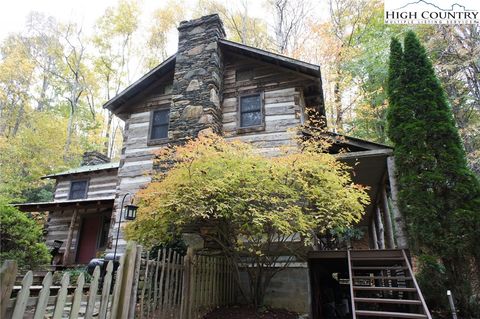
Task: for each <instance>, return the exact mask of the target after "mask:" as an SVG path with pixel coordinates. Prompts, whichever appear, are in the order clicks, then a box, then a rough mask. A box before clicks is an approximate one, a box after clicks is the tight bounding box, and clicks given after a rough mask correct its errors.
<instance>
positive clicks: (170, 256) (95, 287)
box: [0, 243, 237, 319]
mask: <svg viewBox="0 0 480 319" xmlns="http://www.w3.org/2000/svg"><path fill="white" fill-rule="evenodd" d="M142 251H143V250H142V247H141V246H138V245H135V244H134V243H129V245H127V249H126V252H125V254H124V255H123V256H122V258H121V259H120V265H119V268H118V270H117V271H116V272H114V271H113V263H112V262H109V263H108V266H107V269H106V273H105V275H104V277H103V282H101V273H100V272H101V270H100V268H99V267H98V266H97V267H96V268H95V270H94V273H93V276H92V279H91V281H90V283H89V285H87V284H86V283H85V277H84V275H83V274H80V275H79V277H78V279H77V280H76V283H75V285H71V284H70V276H69V274H68V273H65V274H64V275H63V277H62V279H61V285H60V287H58V286H52V277H53V276H52V273H51V272H49V273H47V274H46V275H45V277H44V278H43V281H42V284H41V285H40V287H39V286H33V285H32V283H33V272H32V271H29V272H27V273H26V275H25V276H24V277H23V280H22V283H21V288H20V290H18V291H16V292H13V287H14V283H15V278H16V273H17V269H16V264H15V262H13V261H6V262H5V263H4V265H3V266H2V268H1V272H0V282H1V295H0V318H13V319H20V318H33V319H43V318H53V319H60V318H70V319H77V318H85V319H90V318H98V319H117V318H118V319H134V318H139V319H150V318H158V319H167V318H169V319H173V318H180V319H197V318H202V317H203V316H204V315H205V314H206V313H208V312H209V311H211V310H212V309H214V308H215V307H218V306H224V305H230V304H232V303H234V301H235V292H236V289H237V286H236V282H235V280H234V272H233V271H232V270H233V269H232V267H231V266H230V265H229V264H228V263H227V260H226V259H225V258H223V257H220V256H202V255H194V254H193V251H191V250H188V251H187V254H186V256H181V255H180V254H178V253H177V252H175V251H173V250H170V249H162V250H160V251H159V253H158V256H157V258H155V259H150V258H149V253H146V254H145V256H143V257H142ZM112 285H113V289H112ZM39 289H40V290H39ZM38 290H39V291H38ZM12 292H13V295H12Z"/></svg>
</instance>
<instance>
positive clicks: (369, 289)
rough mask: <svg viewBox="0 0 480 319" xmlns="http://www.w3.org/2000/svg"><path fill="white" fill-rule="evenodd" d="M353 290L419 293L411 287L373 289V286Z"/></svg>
mask: <svg viewBox="0 0 480 319" xmlns="http://www.w3.org/2000/svg"><path fill="white" fill-rule="evenodd" d="M353 290H368V291H378V290H391V291H413V292H415V291H417V289H415V288H409V287H372V286H353Z"/></svg>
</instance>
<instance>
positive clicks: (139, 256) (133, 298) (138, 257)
mask: <svg viewBox="0 0 480 319" xmlns="http://www.w3.org/2000/svg"><path fill="white" fill-rule="evenodd" d="M132 257H133V256H132ZM141 264H142V246H140V245H137V254H136V256H135V268H134V275H133V285H132V292H131V294H130V295H131V299H130V310H129V312H128V318H129V319H134V318H135V306H136V304H137V295H138V282H139V280H140V268H141Z"/></svg>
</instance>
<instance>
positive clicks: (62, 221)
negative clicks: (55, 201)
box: [45, 209, 112, 261]
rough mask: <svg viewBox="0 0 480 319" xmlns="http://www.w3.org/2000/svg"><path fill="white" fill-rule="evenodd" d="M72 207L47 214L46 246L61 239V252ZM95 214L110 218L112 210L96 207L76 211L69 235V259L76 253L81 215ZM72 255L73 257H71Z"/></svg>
mask: <svg viewBox="0 0 480 319" xmlns="http://www.w3.org/2000/svg"><path fill="white" fill-rule="evenodd" d="M73 213H74V210H73V209H67V210H63V211H52V212H49V214H48V222H47V223H46V228H45V230H46V235H45V242H46V244H47V246H52V245H53V241H54V240H60V241H63V242H64V244H63V246H62V247H61V248H60V252H61V253H63V252H64V251H65V248H66V244H67V239H68V233H69V228H70V226H71V221H72V218H73ZM91 214H97V215H104V216H105V217H106V218H110V217H111V214H112V210H111V209H109V210H102V211H99V210H97V209H88V210H85V209H82V210H79V211H78V214H77V218H76V219H75V221H74V223H73V232H72V236H71V245H70V260H71V261H72V258H74V256H75V255H76V247H77V240H78V236H79V231H80V226H81V221H82V217H83V216H86V215H91ZM72 256H73V257H72Z"/></svg>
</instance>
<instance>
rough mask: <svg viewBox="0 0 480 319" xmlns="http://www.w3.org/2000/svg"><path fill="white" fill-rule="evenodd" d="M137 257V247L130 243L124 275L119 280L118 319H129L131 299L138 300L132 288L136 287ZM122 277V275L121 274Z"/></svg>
mask: <svg viewBox="0 0 480 319" xmlns="http://www.w3.org/2000/svg"><path fill="white" fill-rule="evenodd" d="M136 256H137V245H136V243H134V242H130V243H128V245H127V249H126V251H125V259H124V262H125V264H124V265H123V273H122V276H121V277H120V276H119V277H120V278H117V280H119V282H118V283H119V284H120V289H119V293H120V295H119V303H118V312H117V317H116V318H119V319H120V318H121V319H127V318H128V314H129V309H130V300H131V298H132V297H133V298H136V297H137V294H136V293H135V294H134V295H133V294H132V287H133V286H134V284H133V283H134V277H135V265H136V260H135V259H136ZM119 275H120V274H119Z"/></svg>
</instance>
